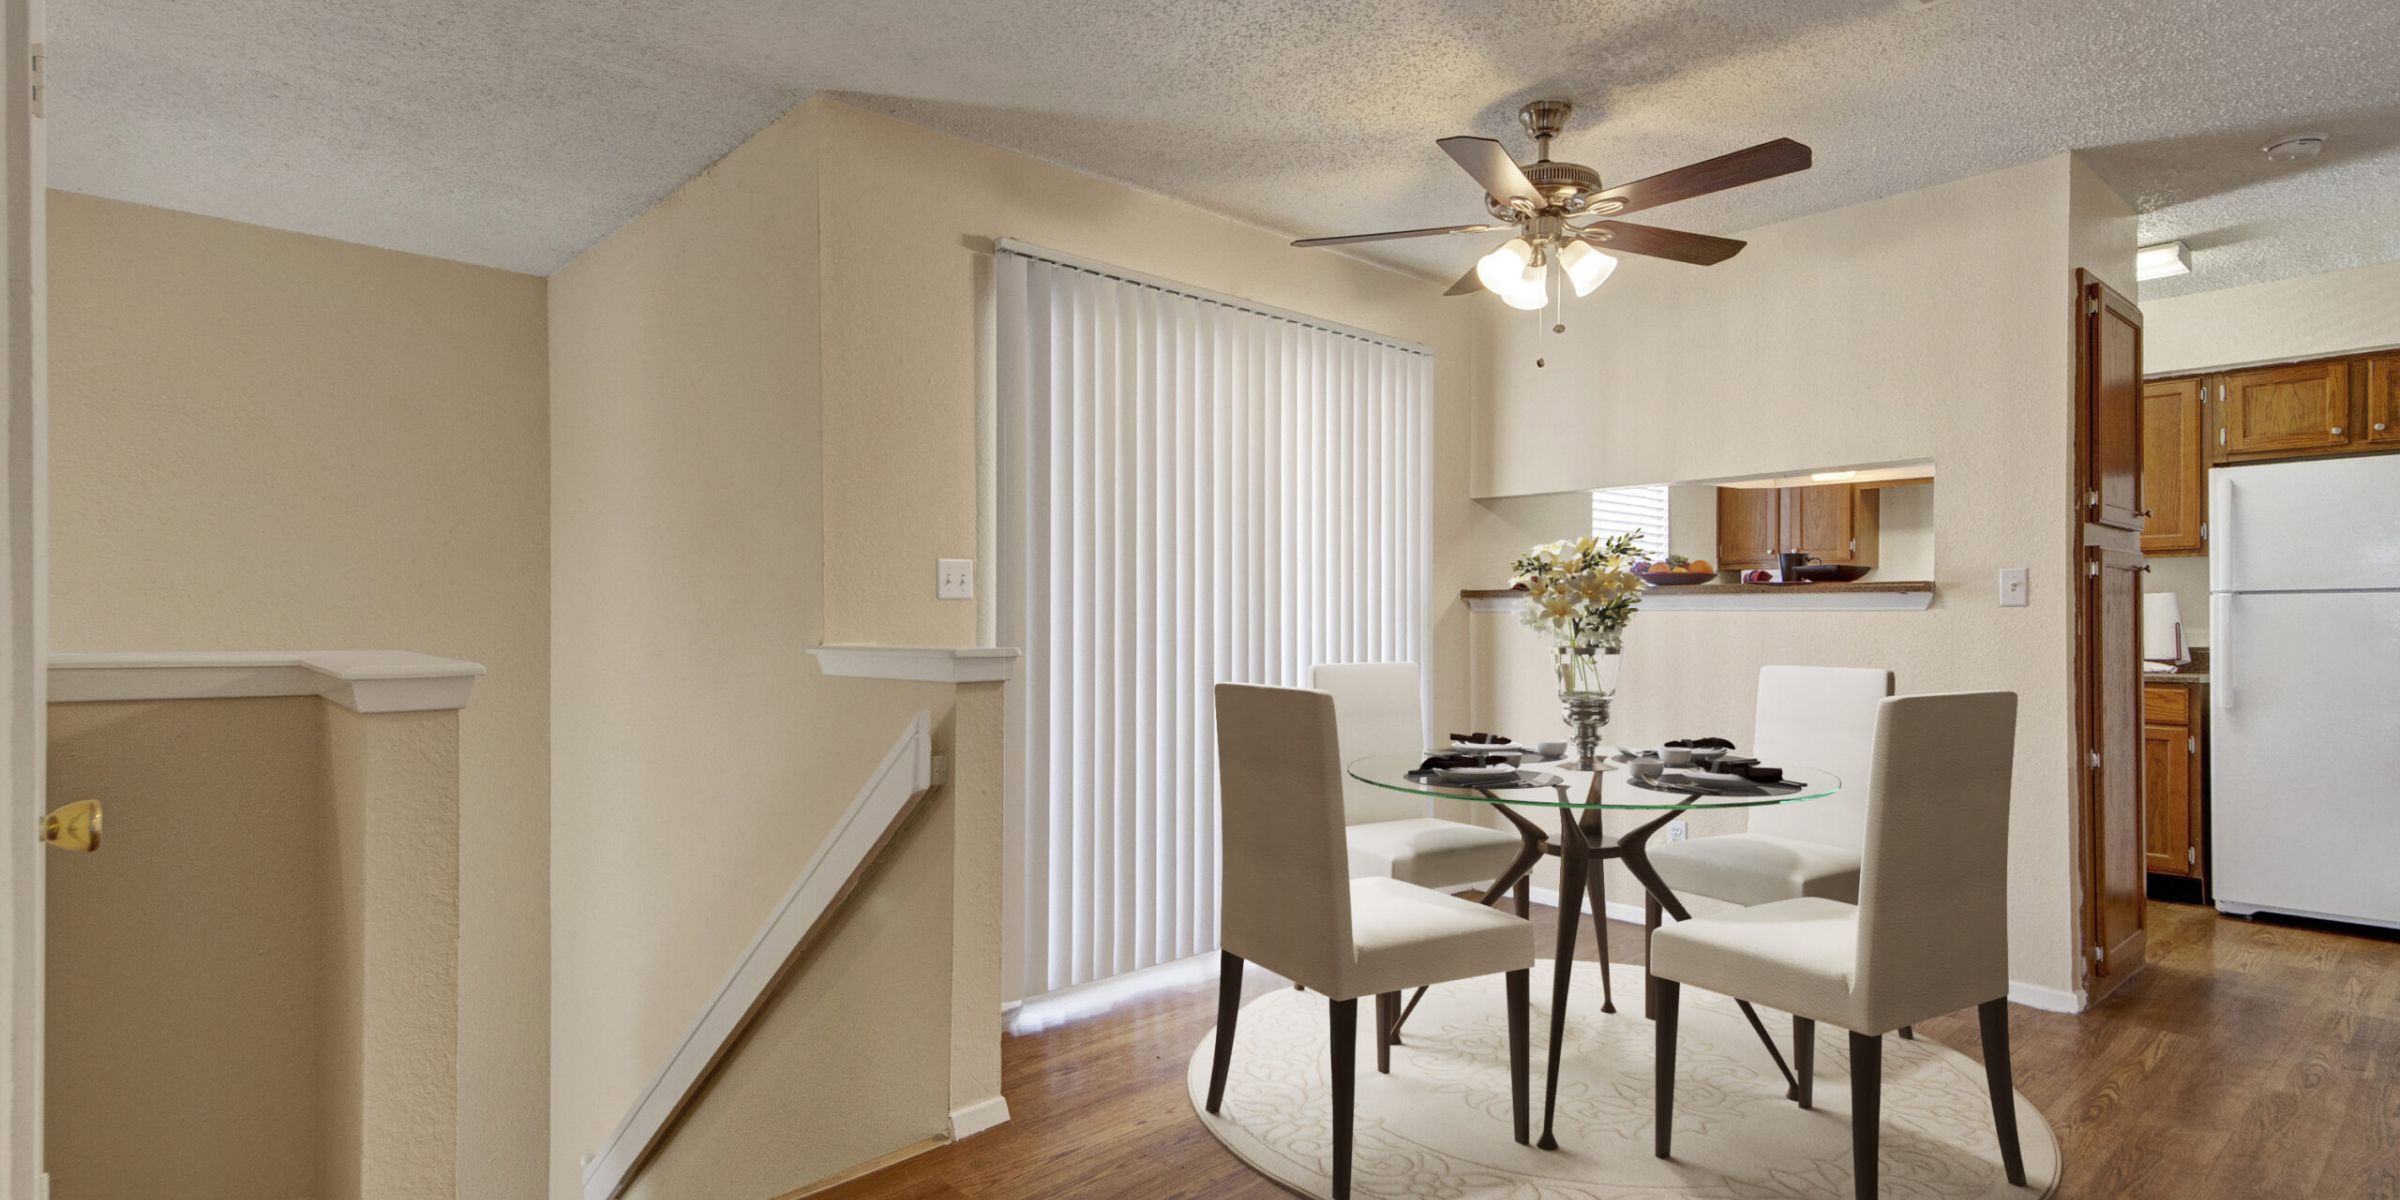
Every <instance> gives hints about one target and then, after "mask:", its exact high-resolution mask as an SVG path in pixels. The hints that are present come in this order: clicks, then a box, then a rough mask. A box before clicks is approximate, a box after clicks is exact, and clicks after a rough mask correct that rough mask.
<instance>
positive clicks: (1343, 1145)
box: [1330, 1000, 1358, 1200]
mask: <svg viewBox="0 0 2400 1200" xmlns="http://www.w3.org/2000/svg"><path fill="white" fill-rule="evenodd" d="M1330 1003H1331V1004H1332V1005H1333V1196H1334V1200H1350V1126H1351V1119H1352V1118H1353V1117H1354V1116H1356V1115H1357V1112H1358V1001H1356V1000H1335V1001H1331V1002H1330Z"/></svg>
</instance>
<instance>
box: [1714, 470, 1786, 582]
mask: <svg viewBox="0 0 2400 1200" xmlns="http://www.w3.org/2000/svg"><path fill="white" fill-rule="evenodd" d="M1782 548H1783V489H1781V488H1765V487H1762V488H1737V487H1721V488H1718V489H1717V563H1716V565H1717V566H1718V567H1719V568H1722V569H1725V570H1744V571H1746V570H1750V569H1752V568H1763V567H1772V566H1774V565H1775V554H1776V552H1777V551H1779V550H1781V549H1782Z"/></svg>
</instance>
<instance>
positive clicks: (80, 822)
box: [42, 800, 100, 854]
mask: <svg viewBox="0 0 2400 1200" xmlns="http://www.w3.org/2000/svg"><path fill="white" fill-rule="evenodd" d="M42 840H43V841H45V842H48V843H50V847H51V848H52V849H54V850H74V851H77V852H79V853H85V854H88V853H90V852H92V851H94V850H97V849H99V848H100V802H99V801H97V800H78V801H76V802H75V803H73V804H62V805H60V806H58V807H57V808H54V809H51V810H50V815H49V816H47V817H44V818H42Z"/></svg>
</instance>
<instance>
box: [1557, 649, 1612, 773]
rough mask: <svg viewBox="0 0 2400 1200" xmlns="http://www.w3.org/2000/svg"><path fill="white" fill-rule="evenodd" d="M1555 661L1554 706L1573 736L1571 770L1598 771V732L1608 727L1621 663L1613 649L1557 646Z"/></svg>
mask: <svg viewBox="0 0 2400 1200" xmlns="http://www.w3.org/2000/svg"><path fill="white" fill-rule="evenodd" d="M1557 659H1558V705H1559V709H1560V710H1561V712H1562V713H1563V714H1564V715H1565V716H1566V719H1567V728H1568V729H1570V730H1572V731H1573V733H1574V747H1575V748H1574V751H1573V758H1574V760H1575V769H1576V770H1578V771H1596V770H1599V769H1600V729H1601V727H1602V726H1604V725H1607V724H1608V703H1609V700H1610V698H1611V697H1613V696H1615V695H1616V693H1617V672H1618V670H1619V668H1620V666H1621V665H1622V663H1623V659H1622V658H1621V657H1620V655H1619V648H1618V647H1616V646H1561V647H1559V648H1558V651H1557Z"/></svg>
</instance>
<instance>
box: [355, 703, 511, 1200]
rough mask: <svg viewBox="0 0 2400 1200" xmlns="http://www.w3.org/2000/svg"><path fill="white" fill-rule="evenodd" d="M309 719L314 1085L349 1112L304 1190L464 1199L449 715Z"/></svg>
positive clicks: (453, 754)
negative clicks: (318, 885) (315, 857)
mask: <svg viewBox="0 0 2400 1200" xmlns="http://www.w3.org/2000/svg"><path fill="white" fill-rule="evenodd" d="M319 714H320V716H321V718H322V720H323V725H324V754H323V762H324V772H325V796H326V800H327V813H328V816H329V823H330V825H331V826H332V831H331V832H332V837H331V839H330V842H331V846H330V849H331V851H332V854H331V864H332V869H331V872H330V874H331V878H330V879H329V880H328V881H327V882H328V885H329V886H328V887H327V888H326V889H325V897H326V899H327V900H328V901H329V902H330V906H331V909H332V912H331V914H330V915H331V917H332V921H331V922H330V924H331V930H330V933H331V936H329V937H328V938H327V939H326V941H325V945H324V947H323V952H324V958H323V962H322V963H321V969H322V970H323V971H324V978H325V981H326V983H325V991H324V995H325V1001H326V1003H325V1009H324V1017H325V1045H324V1053H323V1056H322V1058H321V1059H320V1070H321V1075H320V1079H321V1084H320V1094H321V1095H322V1097H323V1098H324V1103H325V1104H326V1106H327V1108H328V1109H330V1110H332V1111H334V1112H339V1113H349V1112H355V1113H356V1114H357V1116H356V1118H355V1119H354V1120H350V1121H344V1122H343V1123H342V1124H341V1125H339V1126H338V1127H337V1128H336V1132H337V1134H338V1136H336V1137H333V1138H329V1139H327V1141H326V1143H325V1146H324V1151H323V1154H322V1156H321V1157H320V1160H319V1161H320V1164H321V1165H320V1168H319V1171H318V1176H317V1180H318V1187H319V1188H320V1189H321V1191H320V1194H321V1195H323V1196H326V1197H329V1198H330V1200H424V1198H425V1197H429V1196H430V1197H439V1196H444V1195H449V1194H452V1193H451V1192H450V1191H449V1189H450V1188H452V1187H454V1186H455V1187H457V1189H458V1190H457V1193H456V1194H460V1195H464V1194H465V1193H466V1187H465V1185H462V1184H458V1183H456V1181H457V1179H458V1174H459V1159H458V1151H459V1145H460V1142H461V1141H462V1133H463V1126H464V1121H463V1120H462V1118H464V1116H465V1114H464V1112H463V1110H462V1106H461V1104H460V1103H459V1077H460V1072H461V1070H462V1069H463V1068H464V1066H465V1062H466V1059H465V1055H464V1053H463V1052H462V1050H461V1047H462V1045H463V1043H462V1039H461V1038H460V1037H459V1031H460V1027H461V1026H462V1025H463V1024H464V1017H465V1011H464V1010H465V1005H464V1004H463V1003H462V1001H461V999H460V995H459V988H458V973H459V957H460V954H459V947H460V945H461V938H460V929H459V910H460V896H459V892H460V888H459V881H460V872H459V740H458V733H459V714H458V713H456V712H448V711H444V712H402V713H376V714H372V715H370V714H364V713H357V712H352V711H351V710H349V709H347V708H343V707H341V706H340V705H337V704H331V703H325V702H319ZM475 1186H476V1187H478V1188H481V1187H488V1186H490V1185H489V1182H488V1181H487V1180H482V1179H479V1180H478V1181H477V1182H476V1184H475Z"/></svg>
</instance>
